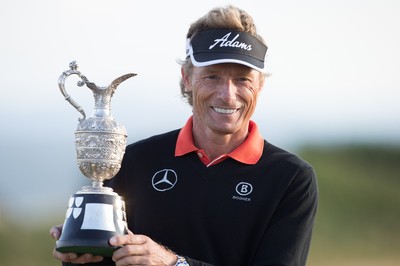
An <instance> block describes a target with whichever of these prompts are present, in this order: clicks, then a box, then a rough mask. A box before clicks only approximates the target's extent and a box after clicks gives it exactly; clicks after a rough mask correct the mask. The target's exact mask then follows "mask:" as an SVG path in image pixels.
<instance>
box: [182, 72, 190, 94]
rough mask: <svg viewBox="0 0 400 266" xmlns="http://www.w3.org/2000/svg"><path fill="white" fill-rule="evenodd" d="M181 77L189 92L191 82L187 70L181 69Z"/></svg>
mask: <svg viewBox="0 0 400 266" xmlns="http://www.w3.org/2000/svg"><path fill="white" fill-rule="evenodd" d="M181 75H182V81H183V85H185V90H188V88H189V87H190V86H189V85H190V80H189V76H188V75H187V74H186V73H185V70H184V69H183V67H181Z"/></svg>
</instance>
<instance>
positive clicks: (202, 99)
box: [50, 6, 317, 266]
mask: <svg viewBox="0 0 400 266" xmlns="http://www.w3.org/2000/svg"><path fill="white" fill-rule="evenodd" d="M266 52H267V46H266V45H265V43H264V41H263V40H262V38H261V37H260V36H258V34H257V32H256V28H255V25H254V23H253V20H252V18H251V17H250V16H249V15H248V14H247V13H246V12H244V11H243V10H241V9H238V8H236V7H233V6H227V7H225V8H215V9H213V10H211V11H210V12H209V13H207V14H206V15H205V16H204V17H202V18H200V19H199V20H198V21H196V22H195V23H193V24H192V25H191V27H190V29H189V31H188V34H187V57H186V59H185V60H184V61H183V62H182V71H181V73H182V79H181V92H182V95H183V96H184V97H186V98H187V100H188V102H189V104H190V105H191V106H192V108H193V115H192V117H190V118H189V120H188V121H187V123H186V125H185V126H184V127H183V128H182V129H180V130H174V131H171V132H168V133H165V134H162V135H157V136H153V137H151V138H148V139H145V140H142V141H139V142H137V143H134V144H131V145H129V146H128V147H127V149H126V153H125V156H124V160H123V162H122V167H121V170H120V172H119V173H118V175H117V176H116V177H115V178H113V179H112V180H111V183H110V184H108V185H109V186H112V187H113V188H114V190H115V191H116V192H117V193H118V194H120V195H121V196H123V197H124V199H125V202H126V211H127V215H128V217H127V220H128V225H129V228H130V230H131V231H132V232H133V233H129V234H128V235H124V236H119V237H113V238H111V239H110V244H111V245H114V246H122V247H121V248H119V249H117V250H116V251H115V252H114V254H113V257H112V258H101V257H98V256H92V255H90V254H84V255H80V256H78V255H77V254H62V253H59V252H57V251H54V253H53V254H54V256H55V257H56V258H58V259H60V260H62V261H64V262H72V263H88V262H98V261H101V262H100V263H98V264H94V265H192V266H201V265H222V266H227V265H229V266H232V265H238V266H244V265H305V264H306V258H307V253H308V249H309V245H310V238H311V232H312V228H313V222H314V217H315V213H316V208H317V184H316V176H315V174H314V171H313V169H312V167H311V166H310V165H309V164H307V163H306V162H304V161H303V160H301V159H300V158H298V157H297V156H295V155H293V154H290V153H288V152H286V151H284V150H282V149H280V148H277V147H275V146H273V145H271V144H270V143H268V142H267V141H265V140H264V139H263V138H262V137H261V135H260V133H259V131H258V128H257V125H256V124H255V122H253V121H251V120H250V119H251V117H252V115H253V113H254V110H255V108H256V103H257V98H258V96H259V94H260V92H261V90H262V88H263V86H264V80H265V61H264V60H265V55H266ZM60 232H61V227H60V226H58V227H53V228H52V229H51V231H50V233H51V235H52V236H53V238H55V239H58V237H59V235H60ZM176 254H178V255H176ZM114 263H115V264H114Z"/></svg>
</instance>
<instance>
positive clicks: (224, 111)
mask: <svg viewBox="0 0 400 266" xmlns="http://www.w3.org/2000/svg"><path fill="white" fill-rule="evenodd" d="M213 108H214V111H216V112H217V113H221V114H233V113H234V112H236V110H237V109H225V108H218V107H213Z"/></svg>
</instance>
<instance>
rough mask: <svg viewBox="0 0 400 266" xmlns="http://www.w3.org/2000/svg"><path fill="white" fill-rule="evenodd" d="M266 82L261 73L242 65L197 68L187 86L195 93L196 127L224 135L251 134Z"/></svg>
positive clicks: (187, 78)
mask: <svg viewBox="0 0 400 266" xmlns="http://www.w3.org/2000/svg"><path fill="white" fill-rule="evenodd" d="M263 80H264V79H263V78H262V74H261V73H260V72H258V71H256V70H254V69H252V68H250V67H246V66H243V65H239V64H217V65H212V66H207V67H193V71H192V75H191V76H190V77H188V76H185V75H184V82H185V86H186V90H188V91H192V93H193V121H194V123H196V124H195V127H197V128H199V129H201V130H211V131H212V132H213V133H217V134H223V135H226V134H234V133H236V132H238V131H241V132H244V131H245V132H247V129H248V122H249V120H250V118H251V116H252V115H253V113H254V110H255V108H256V103H257V98H258V95H259V93H260V91H261V89H262V87H263Z"/></svg>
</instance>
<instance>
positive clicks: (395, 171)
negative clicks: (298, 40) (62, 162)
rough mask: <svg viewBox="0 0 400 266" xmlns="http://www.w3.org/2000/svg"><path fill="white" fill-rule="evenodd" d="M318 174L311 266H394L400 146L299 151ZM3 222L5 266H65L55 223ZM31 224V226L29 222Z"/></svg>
mask: <svg viewBox="0 0 400 266" xmlns="http://www.w3.org/2000/svg"><path fill="white" fill-rule="evenodd" d="M297 153H298V154H299V155H300V156H302V157H303V158H304V159H305V160H307V161H308V162H310V163H311V164H312V165H313V166H314V168H315V170H316V172H317V175H318V182H319V192H320V201H319V208H318V214H317V218H316V225H315V230H314V237H313V241H312V246H311V250H310V256H309V261H308V265H310V266H330V265H341V266H347V265H348V266H357V265H359V266H361V265H363V266H368V265H379V266H394V265H399V261H400V254H399V252H398V251H399V250H400V223H399V220H400V208H399V207H400V193H399V189H400V146H399V147H397V146H371V145H343V146H310V147H306V148H302V149H300V150H299V151H298V152H297ZM0 217H1V220H0V246H1V247H2V248H1V249H0V265H5V266H21V265H29V266H50V265H59V263H58V262H57V261H56V260H55V259H53V258H52V256H51V252H52V249H53V246H54V241H53V240H52V239H51V238H50V236H49V233H48V231H49V228H50V226H51V225H53V224H56V223H58V222H59V221H60V217H54V218H51V217H49V219H48V221H46V222H43V223H41V224H35V225H34V226H32V227H30V226H28V225H26V226H22V225H21V223H20V222H16V221H13V220H8V219H7V217H8V216H7V215H6V214H5V213H2V214H1V216H0ZM26 224H29V223H26Z"/></svg>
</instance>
